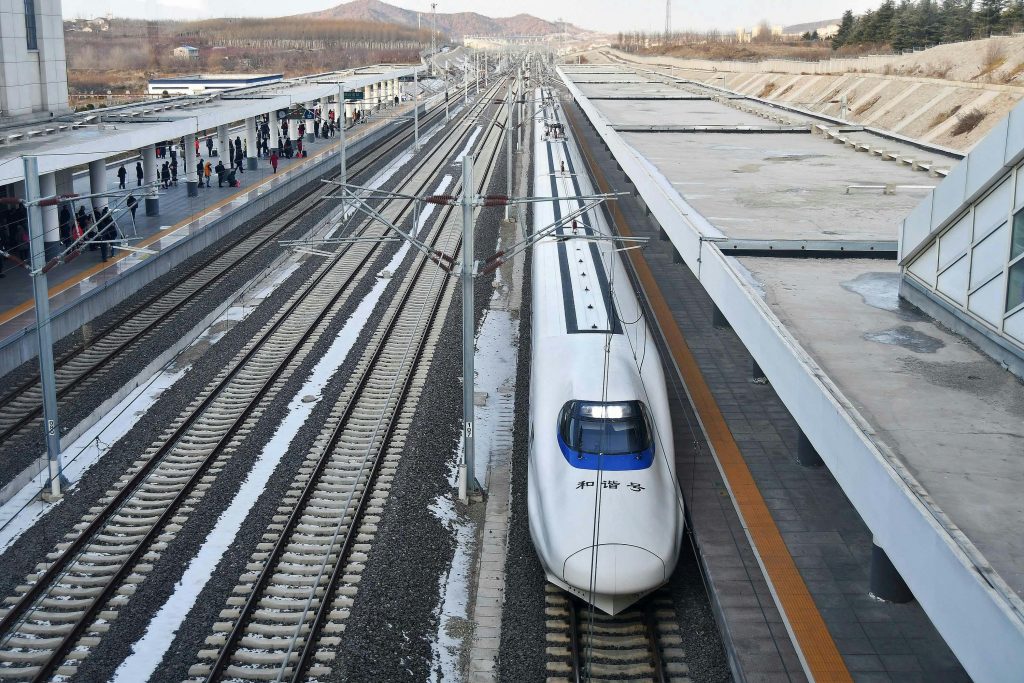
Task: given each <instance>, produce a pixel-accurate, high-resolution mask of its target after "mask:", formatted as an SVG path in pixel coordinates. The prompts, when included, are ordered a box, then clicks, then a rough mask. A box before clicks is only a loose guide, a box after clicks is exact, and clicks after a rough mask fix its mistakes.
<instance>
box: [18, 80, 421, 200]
mask: <svg viewBox="0 0 1024 683" xmlns="http://www.w3.org/2000/svg"><path fill="white" fill-rule="evenodd" d="M422 70H423V67H422V66H420V65H396V64H383V65H376V66H369V67H362V68H358V69H352V70H347V71H335V72H328V73H321V74H315V75H311V76H304V77H301V78H290V79H286V80H283V81H279V82H276V83H271V84H267V85H256V86H251V87H241V88H236V89H230V90H223V91H220V92H217V93H210V94H203V95H196V96H182V97H172V98H163V99H159V100H155V101H147V102H140V103H137V104H129V105H124V106H119V107H110V108H105V109H96V110H91V111H89V112H80V113H77V114H73V115H69V116H64V117H58V118H54V119H50V120H47V121H43V122H39V123H33V124H26V125H21V126H15V127H9V128H4V129H3V130H0V143H2V144H0V185H8V184H10V183H15V182H20V181H21V180H22V177H23V163H22V159H21V157H23V156H25V155H35V156H36V157H37V158H38V164H39V172H40V173H41V174H42V173H52V172H54V171H58V170H61V169H66V168H73V167H77V166H81V165H84V164H88V163H90V162H92V161H95V160H97V159H104V158H108V157H111V156H115V155H117V154H122V153H125V152H131V151H134V150H138V149H141V148H143V147H146V146H148V145H151V144H155V143H158V142H161V141H164V140H171V139H175V138H178V137H181V136H183V135H188V134H192V133H197V132H199V131H204V130H208V129H211V128H215V127H217V126H219V125H224V124H229V123H233V122H236V121H240V120H243V119H245V118H248V117H251V116H256V115H259V114H264V113H267V112H272V111H276V110H277V109H285V108H289V107H291V106H292V105H293V104H297V103H302V102H311V101H314V100H318V99H319V98H321V97H330V96H332V95H336V94H337V93H338V88H339V84H343V85H344V87H345V88H346V89H359V88H363V87H364V86H367V85H372V84H374V83H378V82H380V81H382V80H388V79H392V78H399V77H401V76H408V75H411V74H412V73H413V72H415V71H422Z"/></svg>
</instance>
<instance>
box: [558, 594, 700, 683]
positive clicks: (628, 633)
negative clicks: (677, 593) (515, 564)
mask: <svg viewBox="0 0 1024 683" xmlns="http://www.w3.org/2000/svg"><path fill="white" fill-rule="evenodd" d="M544 588H545V595H544V597H545V609H544V613H545V616H546V617H547V620H546V626H547V643H548V647H547V653H548V663H547V670H548V679H547V680H548V682H549V683H562V682H563V681H566V682H568V683H581V682H583V681H589V682H593V683H597V682H599V681H653V682H654V683H692V682H691V679H690V677H689V668H688V667H687V665H686V653H685V652H684V651H683V647H682V638H681V637H680V633H679V631H680V628H679V622H678V619H677V617H676V612H675V608H674V607H673V606H672V600H671V598H670V597H669V595H668V594H667V593H666V592H664V591H659V592H657V593H655V594H654V595H652V596H650V597H648V598H645V600H644V601H643V602H642V603H640V604H638V605H634V606H632V607H630V608H628V609H626V610H625V611H623V612H620V613H619V614H617V615H615V616H614V617H612V616H608V615H607V614H604V613H603V612H601V611H600V610H596V609H593V608H591V607H590V606H589V605H588V604H586V603H585V602H582V601H581V600H578V599H577V598H575V597H573V596H571V595H569V594H568V593H565V592H564V591H562V590H560V589H559V588H556V587H555V586H553V585H552V584H550V583H548V584H545V586H544Z"/></svg>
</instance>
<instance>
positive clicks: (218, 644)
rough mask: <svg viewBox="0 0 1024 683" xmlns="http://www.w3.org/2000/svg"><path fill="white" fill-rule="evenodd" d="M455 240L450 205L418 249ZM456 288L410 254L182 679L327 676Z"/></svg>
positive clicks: (485, 144)
mask: <svg viewBox="0 0 1024 683" xmlns="http://www.w3.org/2000/svg"><path fill="white" fill-rule="evenodd" d="M497 88H500V84H498V85H496V86H495V87H494V88H492V92H493V91H496V89H497ZM486 97H488V96H487V95H485V98H486ZM503 115H504V111H503V108H500V109H499V111H498V112H497V116H496V117H495V118H494V119H493V120H492V121H491V122H490V125H489V126H488V130H487V132H486V133H485V134H484V135H483V141H482V142H481V143H480V147H479V149H481V150H482V151H481V153H480V155H479V156H478V158H477V161H476V163H475V167H474V171H475V173H476V174H477V175H475V177H477V178H478V179H479V180H478V181H477V183H478V185H477V187H476V188H474V189H475V191H477V192H479V193H483V191H484V189H485V188H486V187H487V184H488V182H489V180H490V175H491V170H492V167H493V164H494V163H495V160H496V159H497V155H498V149H499V145H498V144H497V143H498V141H499V140H500V137H501V126H502V124H501V119H502V118H503ZM457 189H458V190H459V191H461V189H462V188H457ZM461 231H462V225H461V220H459V216H458V214H457V213H456V212H455V211H454V207H451V206H448V207H446V208H445V211H444V213H443V214H442V215H441V216H440V217H439V218H438V219H437V221H436V222H435V224H434V229H433V231H432V233H431V234H430V236H429V237H428V238H427V240H426V241H427V243H428V244H429V245H431V246H432V247H433V248H436V249H441V250H443V251H445V252H446V253H448V254H450V255H452V256H455V255H456V253H457V250H458V247H459V244H460V242H461V237H460V235H461ZM455 282H456V281H455V280H453V279H451V278H450V277H449V275H448V274H447V273H445V272H444V271H442V270H441V269H439V268H435V267H433V266H432V265H430V262H429V260H428V259H427V257H425V256H424V255H422V254H417V256H416V260H415V262H414V263H413V265H412V267H411V268H410V270H409V273H408V275H407V276H406V277H405V279H404V280H403V281H402V283H401V285H400V287H399V291H398V292H397V293H396V294H395V297H394V299H393V301H392V303H391V305H390V306H389V307H388V309H387V311H386V312H385V314H384V317H383V319H382V321H381V323H380V324H379V326H378V328H377V329H376V331H375V333H374V335H373V337H372V339H371V341H370V343H369V344H368V345H367V347H366V349H365V350H364V352H363V354H362V356H361V358H360V360H359V363H358V365H357V369H356V371H355V372H354V373H353V375H352V377H351V378H350V379H349V382H348V384H347V385H346V387H345V388H344V390H343V391H342V392H341V394H340V396H339V398H338V400H337V402H336V404H335V406H334V408H333V411H332V414H331V418H330V419H329V420H328V422H327V424H326V425H325V427H324V429H323V430H322V431H321V433H320V435H319V437H318V438H317V440H316V446H315V447H314V449H313V450H312V452H310V453H309V454H307V457H306V460H305V462H304V464H303V466H302V468H301V469H300V472H299V474H298V475H297V476H296V478H295V479H294V480H293V482H292V483H291V488H290V492H289V494H288V496H287V498H286V499H285V500H284V501H282V504H281V505H280V507H279V508H278V514H277V516H276V517H275V518H274V520H273V525H272V527H271V528H270V529H269V530H268V532H267V533H266V534H264V537H263V542H262V543H261V544H260V546H259V548H258V549H257V551H256V553H255V554H253V555H252V556H251V557H250V561H249V563H248V565H247V571H246V573H245V574H243V575H242V577H241V578H240V583H239V585H238V586H236V588H235V590H234V597H232V598H230V599H229V600H228V605H227V608H226V609H225V610H224V611H222V612H221V617H222V621H220V622H219V623H217V624H215V626H214V633H213V634H212V635H210V636H209V637H208V638H207V644H208V645H211V646H213V647H212V648H211V649H207V650H203V651H201V652H200V653H199V659H200V662H199V663H197V664H195V665H194V666H193V667H192V668H191V669H190V671H189V673H190V675H192V676H195V677H196V680H206V681H219V680H291V681H299V680H303V679H304V678H305V677H306V676H307V675H308V676H312V677H318V676H323V675H326V674H328V673H329V672H330V665H331V663H332V661H333V658H334V654H335V653H334V650H333V647H334V646H336V645H338V644H339V643H340V639H341V634H342V633H343V632H344V628H345V624H344V622H345V620H346V619H347V617H348V614H349V609H350V607H351V605H352V603H353V600H354V598H355V596H356V594H357V591H358V585H359V580H360V576H361V574H362V571H363V568H364V565H365V562H366V559H367V554H368V552H369V550H370V546H371V544H372V542H373V540H374V536H375V532H376V525H377V523H378V522H379V520H380V516H381V514H382V513H383V508H384V505H385V503H386V501H387V498H388V494H389V492H390V487H391V481H392V479H393V477H394V474H395V471H396V468H397V466H398V462H399V460H400V457H401V452H402V448H403V446H404V443H405V440H406V437H407V435H408V429H409V425H410V424H411V421H412V416H413V414H414V412H415V408H416V405H417V402H418V400H419V394H420V390H421V389H422V387H423V384H424V382H425V381H426V374H427V370H428V369H429V365H430V359H431V357H432V356H433V353H434V350H435V347H436V345H437V342H438V337H439V335H440V332H441V329H442V328H443V326H444V317H445V315H446V313H447V311H448V309H449V303H450V301H451V298H452V296H453V294H454V292H455V287H454V284H455Z"/></svg>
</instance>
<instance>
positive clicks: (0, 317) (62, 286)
mask: <svg viewBox="0 0 1024 683" xmlns="http://www.w3.org/2000/svg"><path fill="white" fill-rule="evenodd" d="M381 125H383V120H376V121H372V122H371V123H370V124H369V125H368V126H367V127H366V128H364V129H362V130H361V131H359V132H358V133H356V134H354V135H352V136H346V140H347V141H348V142H353V141H355V140H358V139H359V138H361V137H364V136H366V135H367V134H368V133H369V132H370V131H372V130H374V129H375V128H378V127H380V126H381ZM338 144H339V143H338V142H332V143H331V144H330V145H329V146H328V147H324V148H322V149H320V150H317V152H316V153H315V154H311V155H310V156H308V157H304V158H301V159H296V160H295V162H294V163H293V164H291V165H290V166H289V167H288V170H287V171H285V173H290V172H291V171H292V169H295V168H298V167H300V166H302V165H303V164H307V163H309V162H312V161H314V160H316V159H317V158H319V157H321V156H323V155H324V154H326V153H328V152H330V151H332V150H334V149H335V148H337V146H338ZM281 175H284V173H282V174H281ZM277 177H280V176H278V175H277V174H271V175H269V176H267V177H266V178H264V179H263V180H259V181H257V182H255V183H253V184H252V185H249V186H248V187H246V188H245V189H244V190H241V191H239V192H236V193H235V194H232V195H228V196H227V197H225V198H224V199H221V200H220V201H218V202H216V203H214V204H211V205H210V206H208V207H206V208H204V209H202V210H200V211H199V212H198V213H194V214H191V215H189V216H188V217H187V218H185V219H184V220H181V221H179V222H177V223H175V224H174V225H172V226H170V227H168V228H164V229H163V230H160V231H158V232H155V233H153V234H152V235H150V236H149V237H147V238H145V239H144V240H142V241H141V242H139V243H138V244H136V245H135V246H136V247H142V248H145V247H148V246H149V245H151V244H153V243H154V242H157V241H159V240H161V239H163V238H164V237H167V236H168V235H170V234H171V233H173V232H174V231H176V230H180V229H181V228H183V227H184V226H186V225H188V224H189V223H192V222H195V221H197V220H199V219H200V218H202V217H203V216H205V215H207V214H209V213H212V212H214V211H217V210H218V209H220V208H221V207H223V206H225V205H227V204H230V203H231V202H233V201H235V200H236V199H238V198H239V197H241V196H242V195H244V194H247V193H249V192H252V191H254V190H256V189H258V188H260V187H261V186H262V185H264V184H266V183H269V182H270V181H272V180H273V179H274V178H277ZM128 256H131V254H125V253H120V254H116V255H111V257H110V259H108V260H107V262H106V263H103V262H101V263H97V264H96V265H94V266H92V267H91V268H87V269H86V270H83V271H82V272H81V273H79V274H78V275H74V276H72V277H69V278H68V279H67V280H65V281H64V282H61V283H59V284H56V285H54V286H53V287H50V289H49V298H51V299H52V298H53V297H55V296H57V295H58V294H60V293H61V292H63V291H66V290H68V289H71V288H72V287H75V286H76V285H79V284H81V283H82V282H83V281H85V280H87V279H89V278H90V277H92V276H93V275H96V274H97V273H99V272H102V271H104V270H106V269H107V268H110V267H111V266H113V265H114V264H115V263H117V262H118V261H120V260H121V259H123V258H127V257H128ZM34 307H35V302H33V300H32V299H28V300H27V301H23V302H22V303H20V304H18V305H17V306H15V307H14V308H11V309H8V310H7V311H4V312H3V313H0V325H4V324H6V323H8V322H10V321H11V320H14V319H15V318H17V317H18V316H19V315H22V314H23V313H26V312H27V311H31V310H32V309H33V308H34Z"/></svg>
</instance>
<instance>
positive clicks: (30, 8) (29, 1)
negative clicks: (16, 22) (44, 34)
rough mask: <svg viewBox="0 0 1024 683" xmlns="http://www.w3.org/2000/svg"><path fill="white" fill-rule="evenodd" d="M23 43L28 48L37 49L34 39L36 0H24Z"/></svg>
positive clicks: (36, 42) (37, 45)
mask: <svg viewBox="0 0 1024 683" xmlns="http://www.w3.org/2000/svg"><path fill="white" fill-rule="evenodd" d="M25 43H26V44H27V45H28V49H29V50H38V49H39V44H38V41H37V39H36V1H35V0H25Z"/></svg>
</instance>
